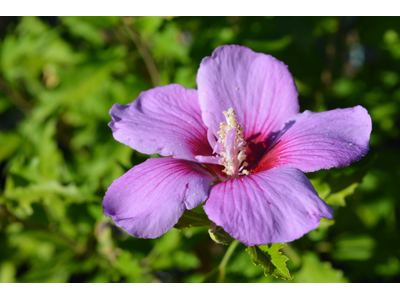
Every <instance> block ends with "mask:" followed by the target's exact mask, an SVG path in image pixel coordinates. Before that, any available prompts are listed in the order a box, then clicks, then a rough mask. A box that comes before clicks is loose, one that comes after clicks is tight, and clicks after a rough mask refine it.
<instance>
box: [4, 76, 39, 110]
mask: <svg viewBox="0 0 400 300" xmlns="http://www.w3.org/2000/svg"><path fill="white" fill-rule="evenodd" d="M0 90H1V91H2V92H3V94H4V95H5V96H6V97H7V98H8V99H9V100H11V101H12V102H13V104H14V105H15V106H16V107H17V108H18V109H19V110H21V111H22V112H23V113H25V114H26V113H28V112H29V111H30V110H31V109H32V107H33V105H32V104H31V103H29V102H28V101H26V100H25V99H24V97H22V96H21V94H19V93H18V92H17V91H16V90H14V89H13V88H12V87H11V86H10V85H9V84H8V83H7V81H6V80H5V79H4V78H3V77H2V76H0Z"/></svg>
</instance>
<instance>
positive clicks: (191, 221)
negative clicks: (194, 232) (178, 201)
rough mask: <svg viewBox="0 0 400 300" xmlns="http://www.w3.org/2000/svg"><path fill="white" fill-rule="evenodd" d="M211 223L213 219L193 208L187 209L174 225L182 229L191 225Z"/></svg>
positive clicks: (207, 224)
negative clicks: (192, 209)
mask: <svg viewBox="0 0 400 300" xmlns="http://www.w3.org/2000/svg"><path fill="white" fill-rule="evenodd" d="M210 223H211V221H210V220H209V219H208V217H207V216H206V215H205V214H201V213H197V212H194V211H191V210H186V211H185V212H184V213H183V215H182V217H181V218H180V219H179V221H178V223H176V224H175V226H174V227H175V228H176V229H179V230H182V229H185V228H190V227H202V226H209V225H210Z"/></svg>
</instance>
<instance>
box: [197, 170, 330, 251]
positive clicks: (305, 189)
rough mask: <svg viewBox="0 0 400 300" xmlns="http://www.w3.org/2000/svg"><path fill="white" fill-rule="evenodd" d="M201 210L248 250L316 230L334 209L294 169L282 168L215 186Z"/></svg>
mask: <svg viewBox="0 0 400 300" xmlns="http://www.w3.org/2000/svg"><path fill="white" fill-rule="evenodd" d="M204 210H205V212H206V213H207V215H208V217H209V218H210V220H212V221H213V222H214V223H216V224H217V225H218V226H222V227H223V228H224V230H225V231H226V232H227V233H229V234H230V235H231V236H232V237H233V238H235V239H237V240H238V241H240V242H242V243H244V244H245V245H247V246H254V245H264V244H268V243H284V242H290V241H293V240H295V239H298V238H300V237H301V236H303V235H304V234H305V233H307V232H309V231H310V230H313V229H315V228H316V227H318V224H319V221H320V219H321V217H324V218H328V219H331V218H333V211H332V208H331V207H330V206H329V205H327V204H326V203H325V202H324V201H323V200H321V199H320V198H319V197H318V194H317V192H316V191H315V189H314V187H313V186H312V184H311V183H310V181H309V180H308V179H307V177H306V176H305V175H304V174H303V173H302V172H301V171H300V170H298V169H295V168H290V167H281V168H275V169H270V170H268V171H264V172H260V173H256V174H252V175H249V176H243V177H240V178H237V179H233V180H229V181H225V182H222V183H219V184H217V185H215V186H213V188H212V190H211V193H210V197H209V198H208V200H207V202H206V204H205V206H204Z"/></svg>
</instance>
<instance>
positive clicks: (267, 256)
mask: <svg viewBox="0 0 400 300" xmlns="http://www.w3.org/2000/svg"><path fill="white" fill-rule="evenodd" d="M285 246H286V243H279V244H268V245H264V246H254V247H247V248H246V251H247V252H248V253H249V254H250V255H251V259H252V261H253V263H254V265H256V266H257V265H261V266H262V267H263V268H264V274H265V276H268V275H273V276H275V277H276V278H280V279H284V280H288V279H289V280H291V279H293V277H292V276H290V273H289V270H288V268H287V267H286V262H287V261H288V260H289V258H288V257H287V256H285V255H283V254H282V253H281V252H280V251H279V250H280V249H281V248H283V247H285Z"/></svg>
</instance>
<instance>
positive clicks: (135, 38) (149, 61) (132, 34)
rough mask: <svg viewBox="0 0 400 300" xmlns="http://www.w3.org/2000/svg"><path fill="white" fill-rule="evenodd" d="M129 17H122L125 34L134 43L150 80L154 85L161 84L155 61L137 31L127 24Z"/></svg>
mask: <svg viewBox="0 0 400 300" xmlns="http://www.w3.org/2000/svg"><path fill="white" fill-rule="evenodd" d="M129 20H130V19H129V18H123V19H122V21H123V22H122V23H123V26H124V29H125V32H126V34H127V35H128V37H129V38H130V39H131V40H132V42H133V43H134V44H135V46H136V48H137V50H138V52H139V54H140V56H141V57H142V59H143V61H144V63H145V65H146V68H147V71H148V72H149V75H150V78H151V81H152V83H153V85H154V86H159V85H161V78H160V73H159V72H158V69H157V66H156V63H155V62H154V60H153V57H152V56H151V54H150V52H149V51H148V50H147V48H146V47H145V45H144V44H143V43H142V41H141V39H140V35H139V33H137V32H136V31H135V30H134V28H133V27H132V26H128V25H127V24H129V22H128V21H129Z"/></svg>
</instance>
